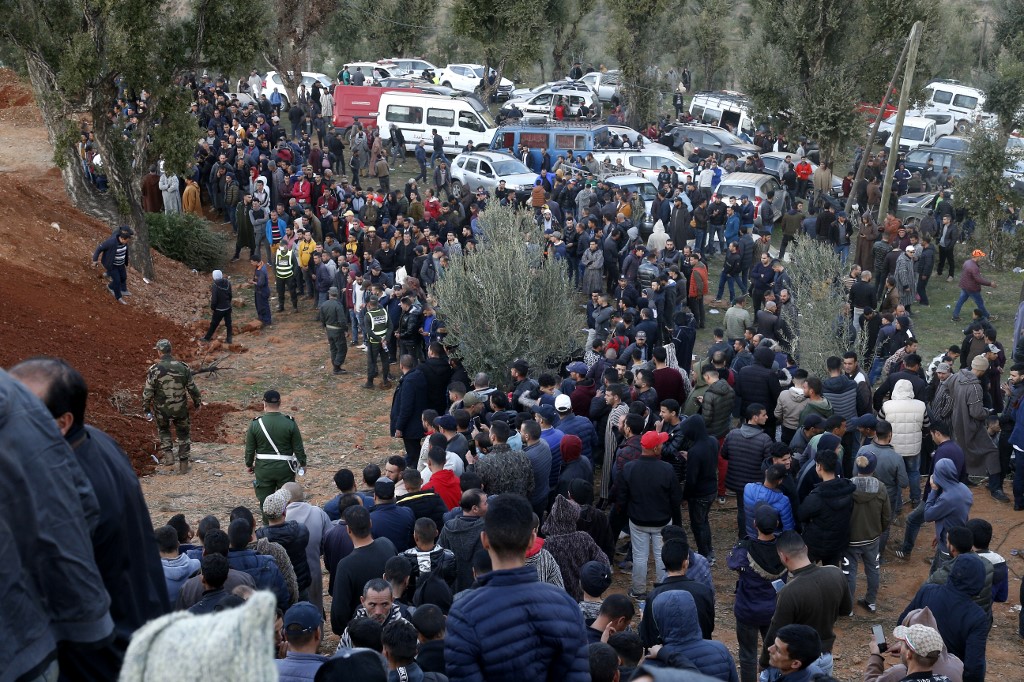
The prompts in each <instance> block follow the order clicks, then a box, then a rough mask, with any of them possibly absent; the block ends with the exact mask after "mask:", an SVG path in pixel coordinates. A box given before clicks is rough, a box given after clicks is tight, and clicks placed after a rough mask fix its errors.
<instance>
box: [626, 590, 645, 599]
mask: <svg viewBox="0 0 1024 682" xmlns="http://www.w3.org/2000/svg"><path fill="white" fill-rule="evenodd" d="M629 598H630V599H635V600H637V601H641V600H643V599H647V593H646V592H634V591H633V590H632V589H630V591H629Z"/></svg>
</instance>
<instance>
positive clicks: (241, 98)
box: [224, 92, 256, 107]
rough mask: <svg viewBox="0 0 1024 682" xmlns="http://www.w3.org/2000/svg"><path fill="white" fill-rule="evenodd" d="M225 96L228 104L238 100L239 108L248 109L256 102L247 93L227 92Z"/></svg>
mask: <svg viewBox="0 0 1024 682" xmlns="http://www.w3.org/2000/svg"><path fill="white" fill-rule="evenodd" d="M224 96H225V97H227V98H228V102H232V101H234V100H238V106H240V107H246V106H249V105H250V104H252V103H253V102H255V101H256V100H255V99H254V98H253V96H252V95H250V94H249V93H247V92H225V93H224Z"/></svg>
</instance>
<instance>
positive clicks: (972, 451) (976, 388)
mask: <svg viewBox="0 0 1024 682" xmlns="http://www.w3.org/2000/svg"><path fill="white" fill-rule="evenodd" d="M972 262H973V261H972ZM951 381H952V387H951V392H952V394H953V416H952V417H951V418H950V420H949V421H950V426H951V427H952V428H953V440H954V441H956V442H957V443H958V444H959V445H960V447H962V448H963V449H964V452H965V453H966V455H967V473H969V474H972V475H984V474H987V473H988V472H990V471H999V451H998V450H997V448H996V446H995V445H994V444H993V443H992V439H991V438H989V436H988V431H987V430H986V429H985V418H986V417H987V416H988V410H986V409H985V402H984V392H983V391H982V387H981V382H980V381H979V379H978V377H976V376H974V373H973V372H972V371H971V370H970V369H962V370H960V371H959V372H957V373H956V374H954V375H953V377H952V379H951Z"/></svg>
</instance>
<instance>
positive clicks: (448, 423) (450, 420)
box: [434, 414, 456, 431]
mask: <svg viewBox="0 0 1024 682" xmlns="http://www.w3.org/2000/svg"><path fill="white" fill-rule="evenodd" d="M434 426H436V427H437V428H439V429H444V430H445V431H454V430H455V428H456V424H455V417H453V416H451V415H450V414H443V415H441V416H440V417H438V418H437V419H435V420H434Z"/></svg>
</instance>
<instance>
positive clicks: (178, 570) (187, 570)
mask: <svg viewBox="0 0 1024 682" xmlns="http://www.w3.org/2000/svg"><path fill="white" fill-rule="evenodd" d="M160 564H161V565H162V566H163V569H164V581H165V582H166V583H167V596H168V598H169V599H170V601H171V603H172V604H174V603H176V602H177V601H178V593H179V592H181V586H182V585H184V584H185V581H186V580H188V579H189V578H191V577H192V576H193V575H195V574H196V571H198V570H199V566H200V564H199V559H189V558H188V555H186V554H179V555H178V556H176V557H175V558H173V559H165V558H161V559H160Z"/></svg>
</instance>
